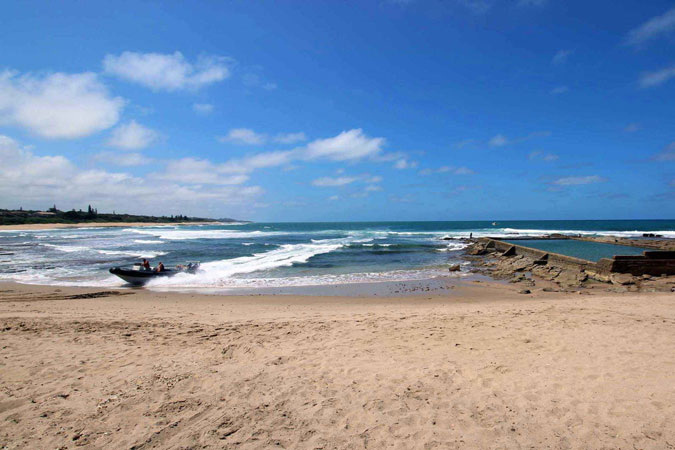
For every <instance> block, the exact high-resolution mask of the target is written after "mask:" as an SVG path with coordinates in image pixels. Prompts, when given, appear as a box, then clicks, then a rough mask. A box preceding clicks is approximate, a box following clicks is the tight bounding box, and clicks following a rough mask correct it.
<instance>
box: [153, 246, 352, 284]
mask: <svg viewBox="0 0 675 450" xmlns="http://www.w3.org/2000/svg"><path fill="white" fill-rule="evenodd" d="M347 243H348V242H345V240H339V239H326V240H324V241H320V242H316V243H312V244H285V245H281V246H280V247H279V248H276V249H274V250H270V251H269V252H265V253H257V254H254V255H252V256H242V257H239V258H233V259H224V260H221V261H213V262H208V263H204V264H202V265H201V267H200V270H199V272H198V273H196V274H183V273H181V274H178V275H176V276H173V277H171V278H164V279H157V280H152V281H151V282H150V283H149V286H184V287H191V286H193V287H209V286H223V285H224V284H226V283H227V280H228V279H230V278H231V277H232V276H234V275H240V274H247V273H252V272H259V271H263V270H270V269H274V268H277V267H285V266H292V265H293V264H300V263H305V262H307V261H308V260H309V259H310V258H312V257H313V256H316V255H320V254H323V253H329V252H332V251H334V250H337V249H339V248H341V247H343V246H344V245H345V244H347Z"/></svg>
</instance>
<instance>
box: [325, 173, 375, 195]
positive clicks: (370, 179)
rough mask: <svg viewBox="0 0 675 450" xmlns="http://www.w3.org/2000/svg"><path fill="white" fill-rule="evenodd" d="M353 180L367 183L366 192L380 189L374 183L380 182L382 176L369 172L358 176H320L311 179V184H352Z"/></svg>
mask: <svg viewBox="0 0 675 450" xmlns="http://www.w3.org/2000/svg"><path fill="white" fill-rule="evenodd" d="M354 182H360V183H365V184H368V185H369V186H367V187H366V189H365V190H366V191H368V192H374V191H379V190H381V188H380V187H379V186H376V185H377V183H380V182H382V177H381V176H372V175H369V174H363V175H358V176H340V177H321V178H317V179H315V180H312V185H313V186H318V187H341V186H346V185H348V184H352V183H354Z"/></svg>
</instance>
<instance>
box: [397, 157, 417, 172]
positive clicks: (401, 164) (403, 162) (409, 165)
mask: <svg viewBox="0 0 675 450" xmlns="http://www.w3.org/2000/svg"><path fill="white" fill-rule="evenodd" d="M417 165H418V163H417V161H408V160H407V159H399V160H398V161H396V164H394V168H395V169H399V170H404V169H414V168H416V167H417Z"/></svg>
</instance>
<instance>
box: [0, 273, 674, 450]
mask: <svg viewBox="0 0 675 450" xmlns="http://www.w3.org/2000/svg"><path fill="white" fill-rule="evenodd" d="M512 289H514V288H512V287H510V286H501V287H495V286H493V285H491V284H489V283H488V284H486V283H481V284H477V285H476V286H475V287H469V288H467V287H464V288H462V287H460V288H457V289H455V290H454V291H453V293H451V294H449V296H446V297H432V298H427V297H415V298H396V299H372V298H368V299H359V298H337V297H332V298H315V297H280V296H277V297H254V296H248V297H218V296H200V295H190V294H165V293H149V292H147V291H144V290H135V291H131V290H127V291H124V290H119V291H116V292H117V293H115V292H107V293H106V292H103V293H102V294H101V293H99V294H96V292H97V291H96V290H92V289H65V288H61V289H59V290H57V289H55V288H53V287H35V286H21V285H15V284H3V285H0V291H1V292H0V336H1V340H2V353H1V357H2V358H1V366H0V387H1V389H0V424H2V426H1V427H0V448H3V449H57V448H59V449H66V448H70V449H73V448H78V447H80V448H83V449H151V448H171V449H203V448H242V449H250V448H302V449H314V448H323V449H345V448H347V449H349V448H354V449H356V448H369V449H372V448H375V449H377V448H397V449H417V448H419V449H429V448H444V449H446V448H466V449H475V448H508V449H512V448H516V449H519V448H522V449H543V448H556V449H557V448H561V449H567V448H579V449H582V448H583V449H600V448H603V449H610V448H611V449H614V448H625V449H643V448H644V449H667V448H675V295H673V294H632V293H631V294H607V293H603V294H595V295H576V294H562V293H543V292H535V295H533V296H524V295H518V294H516V293H515V292H513V290H512ZM92 293H94V295H92ZM119 294H126V295H119Z"/></svg>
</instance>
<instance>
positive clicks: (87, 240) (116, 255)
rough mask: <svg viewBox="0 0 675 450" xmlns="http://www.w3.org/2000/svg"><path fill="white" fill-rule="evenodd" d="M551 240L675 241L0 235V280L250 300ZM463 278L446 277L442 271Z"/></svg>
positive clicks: (397, 228)
mask: <svg viewBox="0 0 675 450" xmlns="http://www.w3.org/2000/svg"><path fill="white" fill-rule="evenodd" d="M550 233H562V234H585V235H618V236H627V237H628V236H635V237H640V236H642V233H655V234H660V235H663V236H664V237H669V238H675V220H575V221H498V222H494V223H493V222H487V221H475V222H350V223H329V222H326V223H244V224H223V225H199V226H161V227H143V228H132V227H129V228H95V227H91V228H69V229H52V230H39V231H0V280H13V281H17V282H21V283H35V284H48V285H64V286H101V287H103V286H105V287H121V286H123V285H124V283H123V281H122V280H120V279H119V278H117V277H115V276H113V275H111V274H109V273H108V268H110V267H114V266H130V265H132V264H133V263H134V262H138V261H139V259H140V258H148V259H150V260H151V263H152V264H153V265H155V264H156V263H158V262H159V261H162V262H163V263H164V265H165V266H166V267H171V266H174V265H177V264H183V263H187V262H191V261H199V262H201V270H200V271H199V273H197V274H195V275H188V274H179V275H176V276H174V277H172V278H164V279H159V280H153V281H152V282H150V283H149V285H148V286H147V287H148V288H149V289H164V290H190V289H194V290H210V291H217V292H236V293H251V292H262V291H263V290H265V289H267V290H269V289H270V288H276V289H282V288H292V287H300V286H315V287H316V286H319V287H320V286H336V285H350V284H359V285H364V284H370V283H375V282H399V281H415V280H417V281H420V280H429V279H434V278H436V277H464V276H467V269H468V267H467V265H468V264H469V263H468V262H466V261H464V260H463V259H461V254H462V250H463V249H464V248H465V247H466V245H467V244H466V241H465V239H466V238H468V237H469V236H470V234H473V236H474V237H481V236H499V237H507V238H514V239H516V238H519V237H526V236H540V235H545V234H550ZM456 263H458V264H462V265H463V270H462V272H459V273H457V272H455V273H449V272H448V270H447V268H448V265H450V264H456Z"/></svg>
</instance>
